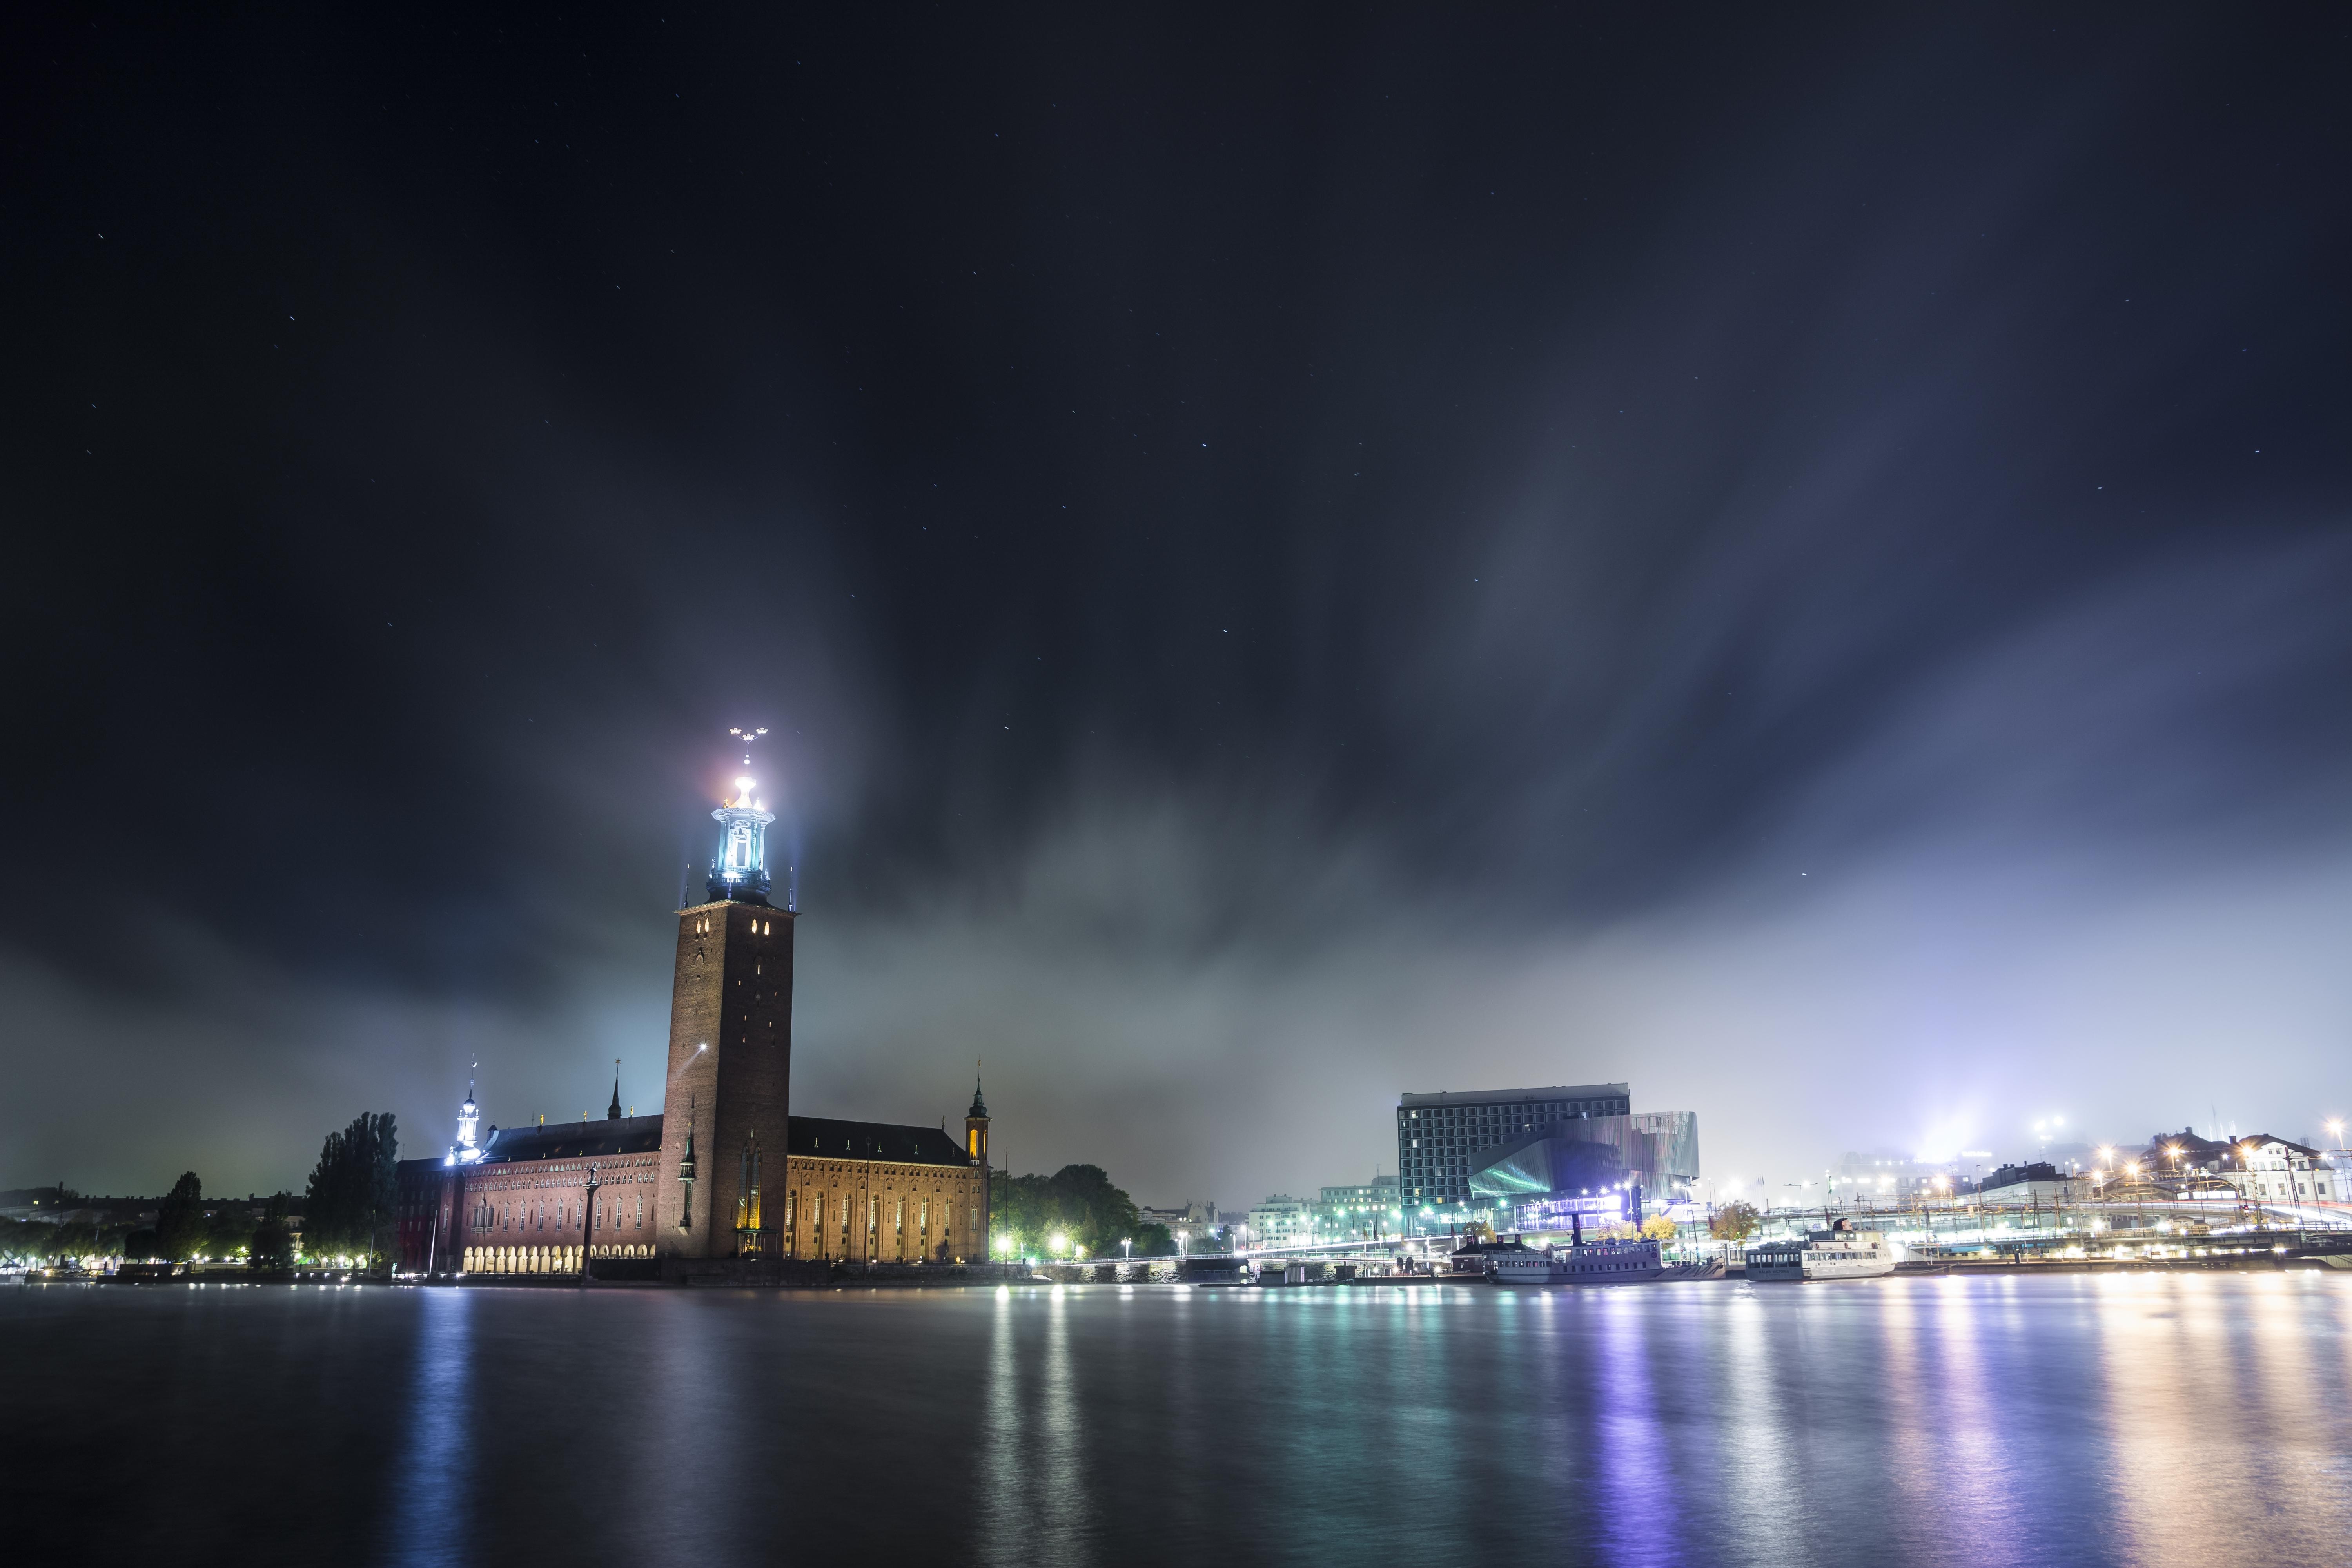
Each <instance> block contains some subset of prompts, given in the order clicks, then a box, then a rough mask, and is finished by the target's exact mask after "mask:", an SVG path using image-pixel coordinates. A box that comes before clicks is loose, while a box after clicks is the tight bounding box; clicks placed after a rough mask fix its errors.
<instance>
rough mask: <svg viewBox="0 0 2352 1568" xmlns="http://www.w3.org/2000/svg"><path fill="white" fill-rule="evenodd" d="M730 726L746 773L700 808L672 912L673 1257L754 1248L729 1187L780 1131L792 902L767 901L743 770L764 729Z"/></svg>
mask: <svg viewBox="0 0 2352 1568" xmlns="http://www.w3.org/2000/svg"><path fill="white" fill-rule="evenodd" d="M735 733H737V734H739V735H741V736H742V738H743V742H744V757H743V762H744V765H745V769H746V773H745V776H743V777H741V778H739V779H737V780H736V781H735V795H734V798H733V799H731V800H729V801H727V802H725V803H724V804H722V805H720V806H719V809H718V810H716V811H714V812H712V813H711V814H710V815H711V816H712V817H713V818H714V819H715V820H716V821H717V822H718V823H719V855H718V857H717V858H715V859H714V860H713V861H712V862H711V866H710V880H709V899H708V900H707V901H706V902H703V903H700V904H697V905H695V906H694V907H693V908H691V909H685V910H679V911H678V914H677V969H676V972H675V977H674V979H673V981H672V984H671V989H670V1005H669V1073H668V1079H667V1082H666V1083H665V1084H664V1086H663V1090H662V1157H661V1163H660V1164H659V1165H658V1166H657V1167H656V1179H657V1181H658V1184H659V1188H658V1190H659V1194H660V1196H659V1200H658V1213H659V1215H660V1226H661V1228H660V1232H659V1234H660V1237H661V1247H662V1251H663V1253H664V1254H665V1255H666V1256H668V1257H674V1258H733V1257H736V1256H738V1255H739V1254H740V1253H742V1252H744V1251H755V1250H762V1249H761V1248H760V1247H758V1245H757V1238H756V1237H754V1238H751V1243H750V1244H749V1245H747V1242H746V1238H745V1237H744V1236H743V1235H742V1234H741V1232H740V1230H739V1219H740V1216H741V1215H746V1214H751V1213H753V1212H754V1211H755V1210H756V1207H757V1205H754V1204H752V1203H751V1194H750V1193H749V1192H748V1191H739V1190H738V1189H739V1188H740V1187H742V1186H743V1184H744V1183H745V1181H746V1180H747V1179H755V1178H747V1177H746V1176H745V1175H744V1173H745V1172H746V1171H747V1170H756V1169H757V1168H758V1161H757V1159H756V1157H751V1158H747V1157H746V1156H747V1152H750V1151H752V1150H754V1149H768V1150H782V1148H784V1146H785V1142H786V1140H787V1138H788V1137H789V1136H790V1126H789V1117H790V1107H791V1101H792V1077H793V910H789V909H778V908H776V907H774V906H773V905H772V904H771V903H770V902H769V901H768V892H769V879H768V867H767V828H768V825H769V824H770V823H772V822H773V821H775V819H776V818H775V816H774V814H773V813H772V812H770V811H768V810H767V809H766V808H765V805H764V804H763V803H762V802H761V800H760V799H759V797H758V795H757V791H758V789H759V781H758V780H756V779H753V778H751V776H750V775H749V768H750V764H751V739H752V736H753V735H754V734H765V733H766V731H735ZM777 1174H778V1175H781V1174H782V1173H781V1172H778V1173H777ZM753 1223H755V1224H759V1223H762V1221H761V1220H754V1222H753Z"/></svg>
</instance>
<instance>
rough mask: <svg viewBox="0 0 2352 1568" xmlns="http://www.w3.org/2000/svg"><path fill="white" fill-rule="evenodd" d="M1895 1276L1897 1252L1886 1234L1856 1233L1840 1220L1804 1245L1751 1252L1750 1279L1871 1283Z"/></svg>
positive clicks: (1769, 1246)
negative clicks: (1871, 1280)
mask: <svg viewBox="0 0 2352 1568" xmlns="http://www.w3.org/2000/svg"><path fill="white" fill-rule="evenodd" d="M1894 1272H1895V1248H1894V1247H1892V1246H1891V1245H1890V1244H1889V1243H1888V1242H1887V1239H1886V1237H1885V1235H1884V1234H1882V1233H1881V1232H1878V1231H1874V1230H1855V1229H1854V1228H1853V1226H1852V1224H1851V1223H1850V1222H1849V1221H1846V1220H1840V1221H1838V1222H1837V1224H1836V1225H1835V1226H1832V1227H1831V1228H1830V1229H1828V1230H1817V1231H1815V1232H1813V1233H1812V1234H1811V1236H1809V1237H1806V1238H1805V1239H1804V1241H1803V1242H1801V1243H1799V1242H1794V1241H1781V1242H1767V1243H1765V1244H1763V1245H1762V1246H1760V1247H1749V1248H1748V1279H1754V1280H1758V1281H1764V1280H1775V1279H1780V1280H1800V1279H1874V1278H1876V1277H1877V1276H1879V1275H1882V1274H1892V1273H1894Z"/></svg>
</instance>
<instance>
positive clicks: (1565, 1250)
mask: <svg viewBox="0 0 2352 1568" xmlns="http://www.w3.org/2000/svg"><path fill="white" fill-rule="evenodd" d="M1665 1271H1666V1265H1665V1258H1664V1254H1663V1253H1662V1252H1661V1251H1660V1249H1659V1247H1658V1244H1657V1243H1656V1242H1654V1241H1642V1240H1625V1241H1584V1242H1577V1243H1573V1244H1571V1245H1570V1246H1567V1247H1551V1248H1549V1249H1547V1248H1542V1247H1523V1248H1521V1249H1519V1250H1518V1251H1517V1252H1507V1253H1499V1254H1497V1255H1496V1258H1495V1259H1494V1273H1493V1279H1494V1281H1495V1283H1496V1284H1497V1285H1646V1284H1648V1283H1650V1282H1651V1281H1652V1280H1654V1279H1657V1278H1659V1277H1660V1276H1661V1275H1663V1274H1664V1273H1665Z"/></svg>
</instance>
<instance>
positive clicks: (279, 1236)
mask: <svg viewBox="0 0 2352 1568" xmlns="http://www.w3.org/2000/svg"><path fill="white" fill-rule="evenodd" d="M293 1212H294V1195H293V1194H291V1193H273V1194H270V1198H269V1206H268V1207H267V1208H265V1209H264V1210H262V1212H261V1223H260V1224H259V1225H257V1226H254V1229H253V1240H252V1243H251V1244H250V1245H251V1250H250V1251H249V1252H247V1254H246V1261H247V1264H248V1265H250V1266H251V1267H253V1268H293V1267H294V1229H293V1226H292V1225H291V1224H290V1223H289V1221H290V1220H291V1219H292V1217H293Z"/></svg>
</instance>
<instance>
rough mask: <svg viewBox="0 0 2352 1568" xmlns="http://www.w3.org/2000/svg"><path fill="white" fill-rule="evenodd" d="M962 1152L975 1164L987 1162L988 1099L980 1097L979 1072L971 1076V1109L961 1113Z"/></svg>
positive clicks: (983, 1164)
mask: <svg viewBox="0 0 2352 1568" xmlns="http://www.w3.org/2000/svg"><path fill="white" fill-rule="evenodd" d="M963 1152H964V1153H965V1154H966V1155H967V1156H968V1157H969V1158H970V1159H971V1163H973V1164H975V1165H979V1166H982V1167H985V1166H986V1165H987V1163H988V1101H986V1100H982V1099H981V1097H980V1073H979V1071H978V1069H977V1068H976V1067H975V1069H974V1071H973V1073H972V1077H971V1110H967V1111H965V1112H964V1113H963Z"/></svg>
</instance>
